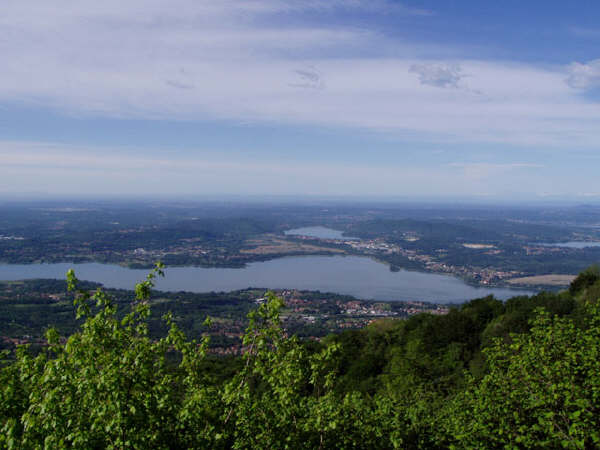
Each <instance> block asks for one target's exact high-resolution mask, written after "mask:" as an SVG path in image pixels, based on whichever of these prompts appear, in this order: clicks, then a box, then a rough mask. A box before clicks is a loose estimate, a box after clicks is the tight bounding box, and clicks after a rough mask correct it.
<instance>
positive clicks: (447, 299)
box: [0, 256, 531, 303]
mask: <svg viewBox="0 0 600 450" xmlns="http://www.w3.org/2000/svg"><path fill="white" fill-rule="evenodd" d="M69 268H74V269H75V273H76V274H77V277H78V278H79V279H81V280H90V281H97V282H100V283H103V284H104V285H105V286H107V287H115V288H124V289H132V288H133V285H134V283H135V282H138V281H141V280H143V279H144V277H145V275H146V273H147V271H146V270H133V269H127V268H124V267H120V266H116V265H107V264H96V263H89V264H68V263H65V264H32V265H0V280H17V279H25V278H58V279H64V277H65V273H66V272H67V270H68V269H69ZM247 287H262V288H271V289H277V288H292V289H307V290H320V291H322V292H335V293H339V294H348V295H353V296H356V297H358V298H362V299H376V300H422V301H430V302H438V303H451V302H462V301H465V300H469V299H472V298H476V297H482V296H485V295H488V294H494V295H495V296H496V297H498V298H502V299H506V298H508V297H511V296H514V295H518V294H521V293H528V292H526V291H519V290H514V289H500V288H475V287H472V286H469V285H467V284H465V283H464V282H462V281H461V280H459V279H458V278H454V277H450V276H446V275H436V274H430V273H420V272H409V271H400V272H391V271H390V270H389V268H388V267H387V266H386V265H384V264H380V263H378V262H376V261H373V260H372V259H369V258H365V257H359V256H299V257H289V258H280V259H277V260H272V261H266V262H257V263H251V264H249V265H248V266H247V267H246V268H243V269H222V268H202V267H172V268H167V270H166V278H164V279H161V280H159V282H158V284H157V289H161V290H165V291H191V292H209V291H231V290H237V289H244V288H247ZM529 293H531V292H529Z"/></svg>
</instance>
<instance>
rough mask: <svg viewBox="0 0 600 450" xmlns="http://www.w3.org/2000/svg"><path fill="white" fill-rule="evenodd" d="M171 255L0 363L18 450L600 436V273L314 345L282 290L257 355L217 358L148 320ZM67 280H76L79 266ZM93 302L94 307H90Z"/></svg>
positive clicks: (6, 434)
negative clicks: (117, 296)
mask: <svg viewBox="0 0 600 450" xmlns="http://www.w3.org/2000/svg"><path fill="white" fill-rule="evenodd" d="M161 273H162V266H160V265H159V266H158V267H157V268H156V269H155V270H154V271H153V272H152V273H150V275H149V277H148V279H147V281H145V282H144V283H141V284H138V285H137V286H136V298H135V299H133V300H132V303H131V311H130V312H129V313H128V314H127V315H125V316H124V317H123V316H122V315H119V316H117V314H116V306H115V302H113V301H112V300H111V299H110V298H109V297H108V296H107V295H106V294H105V293H104V292H103V291H102V290H97V291H95V293H94V294H93V295H91V294H90V293H89V292H86V291H85V290H82V291H79V295H78V296H77V300H76V307H77V315H78V316H81V317H83V318H84V319H85V321H84V323H83V325H82V326H81V329H80V330H79V331H77V332H76V333H74V334H72V335H71V336H69V337H68V338H66V339H65V338H61V337H59V336H58V333H57V332H56V331H54V330H50V331H48V333H47V340H48V343H49V345H48V347H47V350H45V351H44V352H42V353H40V354H38V355H35V356H34V355H31V354H30V353H29V352H28V349H27V348H20V349H19V350H18V352H17V357H16V359H13V360H8V359H7V360H5V364H4V367H3V368H2V370H1V372H0V389H1V391H0V392H1V397H0V418H1V423H0V425H1V426H2V433H1V436H0V445H1V446H2V447H6V448H40V447H46V448H64V447H73V448H293V449H298V448H500V447H502V448H559V447H564V448H597V447H599V446H600V431H599V430H600V398H599V396H600V305H599V304H598V302H597V299H598V298H599V297H600V270H599V269H598V268H596V267H592V268H590V269H588V270H586V271H585V272H583V273H581V274H580V275H579V276H578V277H577V279H576V280H575V281H574V282H573V283H572V285H571V287H570V289H569V290H568V291H565V292H561V293H541V294H539V295H536V296H534V297H515V298H512V299H510V300H508V301H506V302H501V301H498V300H496V299H494V298H492V297H486V298H483V299H477V300H473V301H471V302H468V303H465V304H464V305H462V306H461V307H458V308H456V309H453V310H451V311H450V313H449V314H447V315H444V316H434V315H428V314H420V315H416V316H413V317H411V318H409V319H407V320H396V321H394V320H382V321H378V322H375V323H373V324H372V325H370V326H369V327H367V328H365V329H363V330H359V331H351V332H346V333H342V334H340V335H333V336H329V337H328V338H326V339H324V340H323V341H322V342H314V341H307V342H303V341H300V340H299V339H297V338H296V337H293V336H292V337H288V336H285V334H284V332H283V331H282V329H281V326H280V323H279V310H280V308H281V307H282V301H281V300H280V299H278V298H277V297H275V296H273V295H270V296H269V297H268V301H267V302H266V303H264V304H262V305H260V306H259V307H258V308H257V309H256V310H254V311H252V312H251V313H250V314H249V319H250V324H249V326H248V329H247V330H246V334H245V336H244V345H245V349H246V351H245V353H244V355H243V356H242V357H241V358H240V359H238V360H235V361H231V360H227V365H225V363H224V362H225V360H223V363H219V362H214V361H213V360H209V359H207V356H206V350H207V341H206V339H204V340H202V341H201V342H194V341H189V340H187V339H186V337H185V336H184V334H183V332H181V331H180V330H179V329H178V328H177V326H176V325H175V323H174V321H173V320H172V318H171V317H170V316H169V315H167V316H165V321H166V322H167V324H168V325H169V331H168V334H167V335H166V336H164V337H163V338H161V339H152V338H150V337H149V332H148V325H147V321H148V317H149V315H150V308H149V304H148V298H149V296H150V289H151V288H152V287H153V282H154V279H155V277H156V276H158V275H160V274H161ZM68 282H69V286H70V288H71V289H72V290H76V289H77V288H76V285H77V280H76V278H75V275H74V274H73V273H70V274H69V276H68ZM92 305H96V306H95V307H93V308H92Z"/></svg>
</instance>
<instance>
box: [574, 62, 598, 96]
mask: <svg viewBox="0 0 600 450" xmlns="http://www.w3.org/2000/svg"><path fill="white" fill-rule="evenodd" d="M568 73H569V76H568V78H567V80H566V81H567V84H568V85H569V86H571V87H572V88H575V89H592V88H597V87H600V59H594V60H592V61H588V62H586V63H579V62H574V63H572V64H571V65H570V66H569V68H568Z"/></svg>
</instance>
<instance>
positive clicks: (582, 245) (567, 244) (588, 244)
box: [534, 241, 600, 248]
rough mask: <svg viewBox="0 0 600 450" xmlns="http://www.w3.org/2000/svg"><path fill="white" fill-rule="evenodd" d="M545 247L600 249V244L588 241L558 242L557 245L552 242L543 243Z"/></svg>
mask: <svg viewBox="0 0 600 450" xmlns="http://www.w3.org/2000/svg"><path fill="white" fill-rule="evenodd" d="M534 245H541V246H543V247H567V248H587V247H600V242H586V241H569V242H558V243H556V244H553V243H550V242H543V243H540V244H534Z"/></svg>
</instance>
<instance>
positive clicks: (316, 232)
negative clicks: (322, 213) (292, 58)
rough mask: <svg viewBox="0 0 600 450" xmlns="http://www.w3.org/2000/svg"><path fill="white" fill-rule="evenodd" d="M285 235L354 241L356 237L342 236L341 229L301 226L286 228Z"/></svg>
mask: <svg viewBox="0 0 600 450" xmlns="http://www.w3.org/2000/svg"><path fill="white" fill-rule="evenodd" d="M285 234H287V235H298V236H308V237H316V238H319V239H340V240H346V241H348V240H353V241H356V240H358V238H356V237H350V236H342V231H339V230H334V229H333V228H327V227H303V228H294V229H293V230H287V231H286V232H285Z"/></svg>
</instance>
